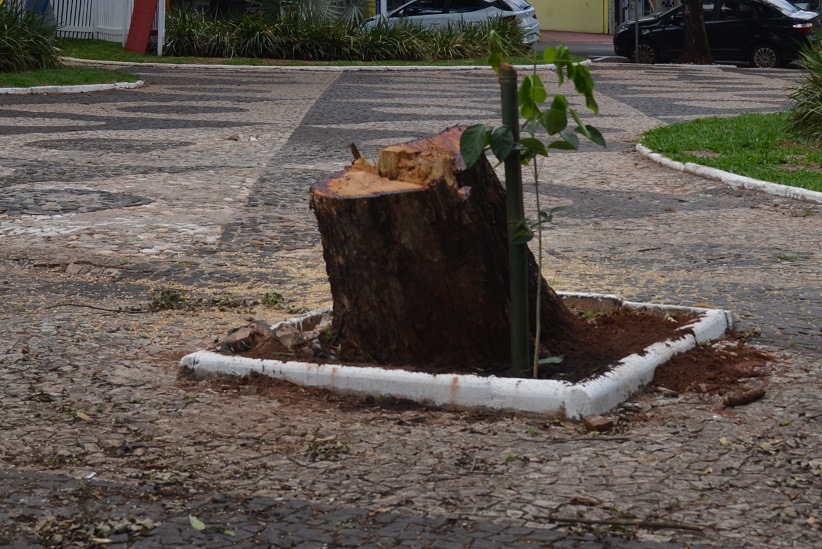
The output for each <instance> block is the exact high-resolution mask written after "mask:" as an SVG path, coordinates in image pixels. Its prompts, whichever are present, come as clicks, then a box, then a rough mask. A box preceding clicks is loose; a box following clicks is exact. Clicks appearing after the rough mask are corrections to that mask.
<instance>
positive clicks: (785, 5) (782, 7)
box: [764, 0, 799, 15]
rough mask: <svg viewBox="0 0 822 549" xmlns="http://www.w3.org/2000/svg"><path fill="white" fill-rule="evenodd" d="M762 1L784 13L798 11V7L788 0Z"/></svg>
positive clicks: (788, 13) (789, 13)
mask: <svg viewBox="0 0 822 549" xmlns="http://www.w3.org/2000/svg"><path fill="white" fill-rule="evenodd" d="M764 3H765V4H766V5H768V6H772V7H774V8H776V9H777V10H779V11H780V13H784V14H785V15H791V14H793V13H796V12H798V11H799V8H797V7H796V6H794V5H793V4H791V3H790V2H788V0H764Z"/></svg>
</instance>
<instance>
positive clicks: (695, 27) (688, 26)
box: [679, 0, 714, 65]
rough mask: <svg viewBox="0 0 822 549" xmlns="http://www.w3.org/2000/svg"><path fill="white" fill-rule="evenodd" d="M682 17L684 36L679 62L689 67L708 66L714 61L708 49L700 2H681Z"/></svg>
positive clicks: (694, 0)
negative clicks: (689, 65)
mask: <svg viewBox="0 0 822 549" xmlns="http://www.w3.org/2000/svg"><path fill="white" fill-rule="evenodd" d="M682 17H683V23H684V26H685V34H684V38H683V40H684V43H683V44H682V54H681V55H680V56H679V62H680V63H688V64H691V65H710V64H711V63H713V62H714V59H713V57H712V56H711V52H710V49H709V48H708V33H707V32H706V31H705V14H704V12H703V9H702V0H682Z"/></svg>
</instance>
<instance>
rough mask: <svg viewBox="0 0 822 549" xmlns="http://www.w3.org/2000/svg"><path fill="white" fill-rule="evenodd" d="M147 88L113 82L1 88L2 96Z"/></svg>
mask: <svg viewBox="0 0 822 549" xmlns="http://www.w3.org/2000/svg"><path fill="white" fill-rule="evenodd" d="M142 86H145V82H143V81H142V80H138V81H137V82H112V83H111V84H82V85H76V86H33V87H31V88H0V94H13V95H20V94H22V95H27V94H37V93H88V92H96V91H105V90H131V89H135V88H140V87H142Z"/></svg>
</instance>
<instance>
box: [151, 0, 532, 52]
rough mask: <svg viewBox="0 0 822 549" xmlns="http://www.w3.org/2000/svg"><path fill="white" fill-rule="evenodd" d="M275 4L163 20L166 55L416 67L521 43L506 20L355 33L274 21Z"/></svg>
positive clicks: (284, 14) (318, 19)
mask: <svg viewBox="0 0 822 549" xmlns="http://www.w3.org/2000/svg"><path fill="white" fill-rule="evenodd" d="M277 4H278V3H276V2H268V4H265V5H267V6H269V7H268V8H267V9H266V10H264V11H260V12H251V13H247V14H245V15H242V16H239V17H235V18H229V19H215V18H213V17H212V16H210V15H207V14H205V13H201V12H196V11H191V10H188V11H174V12H172V13H170V14H169V17H168V20H167V26H166V52H167V54H168V55H179V56H201V57H235V56H240V57H256V58H269V59H300V60H308V61H335V60H351V61H388V60H396V61H420V60H424V59H463V58H472V57H482V56H486V55H487V54H488V36H489V35H490V32H491V30H492V29H493V30H496V31H497V33H498V34H500V35H501V36H502V37H503V38H504V39H505V40H506V41H507V42H509V43H513V44H518V43H522V36H523V35H522V28H521V27H520V26H519V24H518V23H517V22H516V21H515V20H514V19H511V18H502V19H497V20H493V21H488V22H486V23H478V24H466V23H459V24H456V25H449V26H447V27H444V28H439V29H424V28H422V27H421V26H420V25H417V24H410V23H403V22H400V23H397V24H388V23H387V22H385V21H380V22H378V23H377V24H376V25H374V26H369V27H360V26H357V25H354V24H351V23H346V22H343V21H340V20H338V19H334V18H330V17H325V16H318V15H316V14H315V15H314V16H312V15H311V13H315V12H312V11H308V12H304V11H301V10H296V9H283V10H282V11H280V12H279V13H277V16H276V17H274V13H276V9H275V8H273V7H271V6H272V5H277ZM284 4H285V2H284ZM255 5H256V6H257V9H259V10H262V7H261V6H263V5H264V4H263V2H262V1H261V0H258V2H257V3H256V4H255ZM315 11H316V10H315Z"/></svg>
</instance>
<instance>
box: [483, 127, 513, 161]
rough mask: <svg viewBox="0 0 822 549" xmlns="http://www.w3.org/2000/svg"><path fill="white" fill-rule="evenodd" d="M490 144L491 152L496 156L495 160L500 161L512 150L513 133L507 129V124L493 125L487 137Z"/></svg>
mask: <svg viewBox="0 0 822 549" xmlns="http://www.w3.org/2000/svg"><path fill="white" fill-rule="evenodd" d="M489 144H490V145H491V152H493V153H494V156H496V157H497V160H499V161H500V162H502V161H503V160H505V159H506V158H508V155H509V154H511V151H512V150H514V134H513V133H511V130H509V129H508V126H494V129H492V130H491V136H490V139H489Z"/></svg>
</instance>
